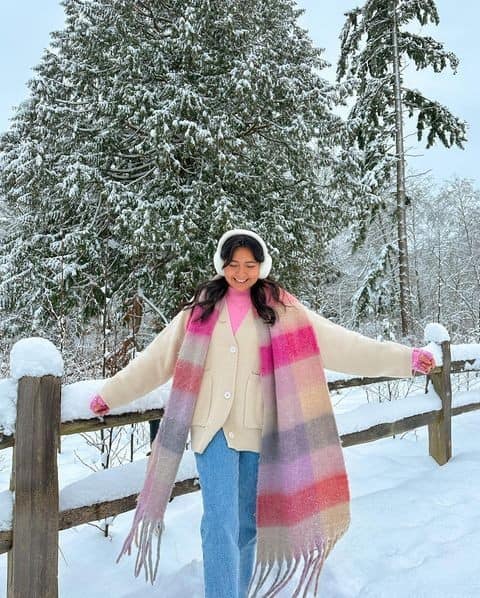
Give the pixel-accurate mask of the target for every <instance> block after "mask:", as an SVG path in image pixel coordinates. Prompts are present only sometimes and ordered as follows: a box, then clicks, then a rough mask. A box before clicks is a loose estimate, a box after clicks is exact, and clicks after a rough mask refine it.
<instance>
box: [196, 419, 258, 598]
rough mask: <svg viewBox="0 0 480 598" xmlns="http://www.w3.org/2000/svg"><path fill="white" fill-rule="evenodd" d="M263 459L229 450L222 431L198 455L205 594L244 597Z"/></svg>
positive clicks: (252, 556)
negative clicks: (260, 461)
mask: <svg viewBox="0 0 480 598" xmlns="http://www.w3.org/2000/svg"><path fill="white" fill-rule="evenodd" d="M259 457H260V455H259V454H258V453H256V452H254V451H236V450H234V449H231V448H230V447H229V446H228V445H227V441H226V439H225V436H224V433H223V430H222V429H220V430H219V431H218V432H217V433H216V434H215V436H214V437H213V438H212V440H211V441H210V443H209V444H208V446H207V448H206V449H205V450H204V452H203V453H202V454H200V453H195V459H196V462H197V471H198V474H199V478H200V485H201V489H202V501H203V516H202V522H201V525H200V533H201V536H202V551H203V574H204V580H205V598H246V595H247V589H248V584H249V583H250V578H251V576H252V573H253V564H254V559H255V547H256V538H257V526H256V521H255V510H256V497H257V477H258V461H259Z"/></svg>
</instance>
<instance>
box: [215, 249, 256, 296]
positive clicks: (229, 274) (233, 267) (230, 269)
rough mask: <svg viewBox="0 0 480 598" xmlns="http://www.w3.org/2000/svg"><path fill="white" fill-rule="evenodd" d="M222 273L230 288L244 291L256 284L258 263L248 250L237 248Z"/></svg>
mask: <svg viewBox="0 0 480 598" xmlns="http://www.w3.org/2000/svg"><path fill="white" fill-rule="evenodd" d="M223 273H224V275H225V279H226V281H227V282H228V284H229V285H230V286H231V287H232V288H234V289H237V290H239V291H245V290H247V289H250V288H251V287H253V285H254V284H255V283H256V282H257V280H258V277H259V274H260V262H257V260H256V259H255V257H254V255H253V252H252V250H251V249H250V248H248V247H237V248H236V249H235V251H234V252H233V256H232V261H231V262H230V263H229V264H228V266H225V267H224V268H223Z"/></svg>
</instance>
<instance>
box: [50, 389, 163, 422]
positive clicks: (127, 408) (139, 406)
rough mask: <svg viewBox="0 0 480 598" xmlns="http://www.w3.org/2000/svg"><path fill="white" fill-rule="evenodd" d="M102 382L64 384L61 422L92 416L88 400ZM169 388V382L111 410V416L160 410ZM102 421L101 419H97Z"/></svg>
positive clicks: (97, 390)
mask: <svg viewBox="0 0 480 598" xmlns="http://www.w3.org/2000/svg"><path fill="white" fill-rule="evenodd" d="M103 383H104V380H82V381H81V382H75V383H73V384H66V385H65V386H63V388H62V413H61V418H62V422H66V421H72V420H76V419H90V418H91V417H92V416H93V414H92V412H91V411H90V408H89V404H90V399H91V398H92V397H93V395H95V394H96V393H98V392H99V391H100V388H101V387H102V385H103ZM170 388H171V381H169V382H167V383H166V384H164V385H162V386H159V387H158V388H156V389H155V390H153V391H152V392H149V393H148V394H146V395H145V396H143V397H141V398H139V399H137V400H136V401H132V402H130V403H127V404H126V405H121V406H119V407H115V408H114V409H111V411H110V414H111V415H120V414H121V413H127V412H128V413H130V412H140V413H143V412H144V411H147V410H149V409H161V408H163V407H165V404H166V402H167V400H168V397H169V394H170ZM99 419H102V418H99Z"/></svg>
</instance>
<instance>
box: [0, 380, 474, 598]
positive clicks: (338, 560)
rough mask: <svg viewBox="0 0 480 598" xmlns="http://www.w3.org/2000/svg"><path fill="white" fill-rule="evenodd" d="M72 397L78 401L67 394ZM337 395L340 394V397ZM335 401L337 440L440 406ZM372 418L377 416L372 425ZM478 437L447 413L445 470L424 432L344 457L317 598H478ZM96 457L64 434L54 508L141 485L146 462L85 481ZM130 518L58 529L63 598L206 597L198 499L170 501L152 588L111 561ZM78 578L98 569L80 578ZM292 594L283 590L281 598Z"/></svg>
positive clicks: (361, 393)
mask: <svg viewBox="0 0 480 598" xmlns="http://www.w3.org/2000/svg"><path fill="white" fill-rule="evenodd" d="M474 381H476V379H475V380H474ZM416 382H419V381H416ZM404 383H405V384H406V385H407V384H408V383H407V382H406V381H405V382H404ZM472 384H473V382H472ZM71 386H73V385H71ZM429 388H430V389H431V385H429ZM71 391H72V393H73V396H75V392H76V390H75V387H74V388H73V389H71ZM83 394H84V392H83V391H82V392H80V395H82V396H83ZM80 395H77V397H78V396H80ZM340 396H343V397H344V400H342V402H339V397H340ZM333 399H334V401H335V402H337V403H338V404H337V405H336V412H340V413H338V415H337V421H338V423H339V427H341V428H342V433H346V431H347V430H349V431H353V430H354V429H355V420H357V419H358V420H359V421H360V422H361V425H362V426H366V425H368V424H370V423H372V421H373V422H374V421H376V420H377V419H378V418H380V419H385V417H390V415H392V414H395V416H394V417H395V418H396V417H398V416H405V415H408V413H409V403H410V402H411V403H412V405H414V409H413V411H414V412H420V411H425V410H430V409H432V408H438V407H439V400H438V397H436V396H435V394H434V393H433V392H432V393H430V392H429V393H428V394H427V395H423V394H421V393H420V391H419V390H415V389H414V391H413V392H412V393H409V395H408V397H407V398H406V399H399V400H397V401H392V402H388V403H383V404H380V405H377V404H373V403H370V404H366V405H365V389H361V388H355V389H345V390H344V391H341V393H335V394H334V396H333ZM471 402H477V403H478V402H480V393H479V392H478V384H477V386H476V387H475V386H472V387H471V388H470V389H469V390H462V391H457V392H454V393H453V404H454V406H455V405H459V404H469V403H471ZM347 408H348V409H350V411H351V413H350V414H349V413H348V412H347V411H346V409H347ZM369 410H371V411H369ZM368 413H372V414H375V415H372V417H371V418H370V416H369V415H368ZM479 434H480V411H474V412H470V413H465V414H462V415H459V416H455V417H454V418H453V420H452V449H453V456H452V459H451V460H450V461H449V462H448V463H447V464H446V465H443V466H439V465H438V464H437V463H436V462H435V461H434V460H433V459H432V458H431V457H430V456H429V455H428V432H427V427H426V426H424V427H422V428H419V429H417V430H414V431H411V432H408V433H404V434H401V435H397V436H396V438H385V439H382V440H378V441H375V442H369V443H366V444H362V445H357V446H352V447H348V448H345V449H344V450H343V453H344V457H345V463H346V467H347V472H348V476H349V483H350V491H351V497H352V502H351V512H352V523H351V526H350V529H349V530H348V532H347V534H346V535H345V536H344V537H343V538H342V539H341V540H340V541H339V542H338V544H337V545H336V547H335V548H334V550H333V551H332V553H331V555H330V556H329V558H328V560H327V562H326V564H325V566H324V570H323V573H322V576H321V584H322V586H321V595H322V596H328V597H329V598H384V597H385V596H389V597H393V598H405V597H406V596H409V597H410V596H411V597H412V598H427V597H430V596H435V598H477V597H478V596H479V595H480V582H479V576H478V572H479V565H478V559H476V555H477V553H478V546H479V545H480V519H479V517H478V503H479V500H480V447H479V445H478V441H477V439H478V435H479ZM146 450H147V449H145V451H146ZM0 455H1V456H0V459H3V461H0V463H1V466H0V488H1V487H2V486H3V488H4V489H7V488H8V485H9V479H10V469H11V449H6V450H4V451H2V452H1V453H0ZM98 455H99V453H98V451H97V450H96V449H94V448H93V447H92V446H88V445H86V443H85V442H84V440H83V438H82V436H81V435H72V436H66V437H63V438H62V452H61V454H59V456H58V459H59V475H60V487H61V491H60V502H61V508H62V509H68V508H74V507H75V506H79V505H81V504H83V503H88V502H94V501H95V500H97V501H98V500H107V499H114V498H118V497H119V496H121V495H125V494H131V493H133V492H135V491H137V490H138V489H139V488H140V487H141V484H142V482H143V473H144V471H145V464H146V460H145V459H144V458H140V459H138V460H137V461H135V462H134V463H132V464H130V463H128V464H125V465H121V466H119V467H117V468H114V469H112V470H105V471H104V470H101V471H99V472H96V473H90V472H89V473H88V475H85V466H84V465H82V463H81V462H80V457H81V459H82V460H83V461H84V462H85V463H88V462H90V463H94V462H95V463H98V459H99V456H98ZM191 477H196V468H195V461H194V455H193V453H192V452H191V451H186V452H185V454H184V457H183V459H182V463H181V468H180V471H179V475H178V476H177V480H180V479H188V478H191ZM11 496H12V495H11V493H10V492H9V491H8V490H5V491H4V492H0V529H6V527H9V525H7V526H5V523H7V522H9V521H11ZM132 516H133V511H130V512H128V513H124V514H122V515H119V516H117V517H115V518H113V523H112V524H111V525H110V527H109V537H108V538H105V537H104V536H103V532H102V531H100V530H99V529H98V528H97V527H95V526H94V525H81V526H78V527H75V528H72V529H69V530H65V531H62V532H60V552H59V584H60V593H59V596H60V597H61V598H62V597H65V598H67V597H68V598H83V597H84V596H89V598H102V597H103V596H104V595H105V592H106V591H108V593H110V594H112V595H115V596H116V597H117V598H140V597H142V598H143V597H145V598H150V597H151V598H154V597H156V596H159V595H161V596H162V598H177V597H184V596H185V597H186V596H188V597H189V598H203V571H202V549H201V537H200V523H201V517H202V499H201V493H200V492H194V493H191V494H187V495H183V496H179V497H177V498H175V499H174V500H173V501H172V502H171V503H169V505H168V508H167V512H166V516H165V524H166V530H165V533H164V536H163V538H162V549H161V558H160V570H159V575H158V578H157V581H156V582H155V584H154V586H153V587H152V586H150V584H147V583H145V581H144V579H143V577H142V576H140V577H139V578H135V577H134V575H133V557H124V558H123V559H122V560H121V561H120V563H118V564H116V563H115V559H116V557H117V555H118V553H119V552H120V548H121V546H122V544H123V541H124V539H125V536H126V534H127V533H128V531H129V529H130V525H131V521H132ZM99 523H100V522H99ZM452 555H454V557H452ZM0 560H2V562H1V563H0V587H3V588H6V580H7V566H6V565H7V556H6V554H3V555H0ZM86 571H89V572H94V574H92V575H85V572H86ZM291 595H292V592H291V587H289V588H286V589H285V591H282V593H281V594H279V598H290V596H291Z"/></svg>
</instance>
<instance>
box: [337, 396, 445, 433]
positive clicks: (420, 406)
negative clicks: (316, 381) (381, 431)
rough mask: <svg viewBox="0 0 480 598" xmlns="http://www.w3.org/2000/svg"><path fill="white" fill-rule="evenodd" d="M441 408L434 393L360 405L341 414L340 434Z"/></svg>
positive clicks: (338, 417)
mask: <svg viewBox="0 0 480 598" xmlns="http://www.w3.org/2000/svg"><path fill="white" fill-rule="evenodd" d="M430 388H431V385H430V386H429V389H430ZM441 408H442V402H441V401H440V398H439V397H438V396H437V395H436V394H435V393H434V392H433V391H432V392H431V393H430V392H429V393H428V394H424V393H420V392H417V393H415V394H410V395H408V396H407V397H405V398H403V399H397V400H395V401H387V402H385V403H368V404H367V405H360V406H358V407H356V408H354V409H351V410H349V411H347V412H346V413H339V414H338V415H337V416H336V420H337V426H338V431H339V433H340V434H352V433H353V432H360V431H361V430H367V429H368V428H371V427H372V426H376V425H377V424H381V423H390V422H394V421H397V420H400V419H403V418H404V417H409V416H411V415H417V414H419V413H426V412H427V411H437V410H439V409H441Z"/></svg>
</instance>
